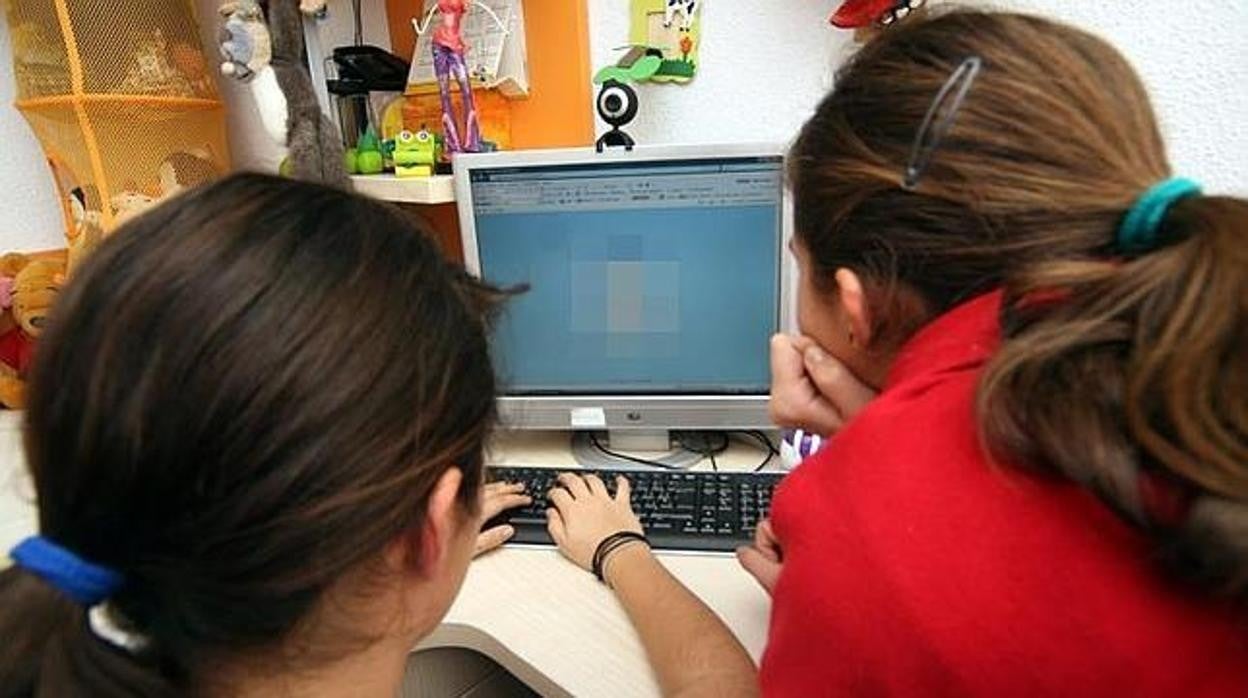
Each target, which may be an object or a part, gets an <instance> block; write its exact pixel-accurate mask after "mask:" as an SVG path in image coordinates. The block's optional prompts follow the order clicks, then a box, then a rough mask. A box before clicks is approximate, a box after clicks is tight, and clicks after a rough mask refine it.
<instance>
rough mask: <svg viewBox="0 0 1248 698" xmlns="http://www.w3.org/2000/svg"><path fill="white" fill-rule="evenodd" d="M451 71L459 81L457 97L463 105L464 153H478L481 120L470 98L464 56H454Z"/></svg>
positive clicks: (471, 97)
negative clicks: (465, 133) (465, 132)
mask: <svg viewBox="0 0 1248 698" xmlns="http://www.w3.org/2000/svg"><path fill="white" fill-rule="evenodd" d="M451 71H452V72H453V73H454V74H455V78H456V79H457V80H459V96H460V99H462V100H463V104H464V112H465V115H464V129H465V130H466V131H467V132H468V136H467V138H465V139H464V143H463V146H464V151H465V152H469V153H479V152H481V119H480V117H479V116H477V104H476V100H475V99H474V98H473V96H472V82H471V81H470V80H469V79H468V66H467V65H466V64H465V63H464V54H462V53H455V54H454V59H453V60H452V62H451Z"/></svg>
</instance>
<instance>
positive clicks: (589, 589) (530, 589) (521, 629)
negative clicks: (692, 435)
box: [421, 433, 777, 698]
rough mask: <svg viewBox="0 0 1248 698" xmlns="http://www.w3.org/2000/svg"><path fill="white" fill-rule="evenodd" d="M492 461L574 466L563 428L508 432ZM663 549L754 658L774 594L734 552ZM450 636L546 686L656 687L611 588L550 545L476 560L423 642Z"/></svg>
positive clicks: (753, 459)
mask: <svg viewBox="0 0 1248 698" xmlns="http://www.w3.org/2000/svg"><path fill="white" fill-rule="evenodd" d="M760 460H761V458H760V453H759V449H758V448H757V447H750V446H748V445H736V444H734V446H733V447H732V448H731V449H730V450H729V451H728V452H727V453H725V454H724V455H723V456H720V457H718V458H717V461H718V463H719V466H720V468H722V469H724V470H742V469H746V468H753V467H754V466H756V465H757V464H758V463H759V461H760ZM490 462H491V463H493V464H500V465H553V466H563V467H568V468H575V467H576V463H575V462H574V461H573V460H572V456H571V453H570V450H569V447H568V443H567V434H562V433H548V434H542V433H529V434H522V435H508V436H504V437H502V438H501V439H500V440H499V442H498V443H497V444H496V446H495V448H494V449H492V453H491V457H490ZM772 465H773V466H775V465H777V462H776V461H773V463H772ZM706 467H707V466H706V464H702V465H700V466H699V468H698V469H704V468H706ZM659 558H660V560H662V561H663V564H664V565H665V566H666V567H667V568H668V569H669V570H671V572H672V574H674V575H675V576H676V578H677V579H679V580H680V581H681V582H683V583H684V584H685V586H687V587H689V588H690V589H691V590H693V592H694V593H695V594H697V595H698V596H699V597H700V598H701V599H702V600H703V601H705V602H706V604H707V605H708V606H710V607H711V609H712V610H714V611H715V613H716V614H718V615H719V617H720V618H721V619H723V621H724V622H725V623H726V624H727V625H728V627H729V628H731V629H732V630H733V632H734V633H735V634H736V636H737V637H738V638H739V639H740V640H741V643H742V644H743V645H745V648H746V650H748V651H749V653H750V655H751V656H753V657H754V659H755V661H757V660H758V658H759V657H760V656H761V654H762V651H763V645H764V643H765V641H766V638H767V621H768V614H769V610H770V600H769V599H768V597H767V595H766V594H765V593H763V591H762V589H761V588H760V587H759V586H758V584H757V583H756V582H755V581H754V579H753V577H750V576H749V575H748V574H746V573H745V571H744V570H742V569H741V567H740V566H739V565H738V564H737V561H736V558H735V557H732V556H728V555H717V556H704V555H679V554H661V555H660V556H659ZM448 646H453V647H465V648H468V649H472V650H475V651H478V652H481V653H482V654H484V655H486V656H488V657H490V658H491V659H493V660H494V661H496V662H498V663H499V664H501V665H502V666H503V667H504V668H506V669H507V670H508V671H510V672H511V673H512V674H514V675H515V676H516V677H518V678H519V679H520V680H522V681H524V682H525V683H527V684H529V685H530V686H532V687H533V689H534V690H536V691H538V692H539V693H541V694H543V695H545V696H559V695H572V696H584V697H592V696H612V697H615V696H619V697H621V698H624V697H627V696H658V695H659V688H658V684H656V683H655V678H654V673H653V672H652V671H651V670H650V666H649V664H648V663H647V662H646V656H645V652H644V651H643V650H642V647H641V642H640V640H639V639H638V637H637V634H636V632H634V631H633V628H632V626H631V625H630V624H629V622H628V618H627V617H626V616H625V615H624V610H623V608H621V607H620V605H619V603H617V602H616V600H615V597H614V596H613V595H612V594H611V592H610V590H608V589H607V588H606V587H604V586H603V585H601V584H599V583H598V581H597V580H596V579H594V578H593V576H592V575H590V574H589V573H587V572H584V571H582V570H580V569H579V568H577V567H575V566H574V565H573V564H572V563H570V562H568V561H566V560H564V559H563V558H562V557H561V556H560V555H559V553H558V552H557V551H554V550H532V549H518V548H504V549H502V550H499V551H496V552H494V553H491V554H489V555H486V556H484V557H483V558H481V559H479V560H477V561H476V562H474V563H473V565H472V567H471V568H470V569H469V570H468V578H467V580H466V581H465V582H464V588H463V591H462V592H461V593H460V595H459V597H458V598H457V599H456V601H455V604H454V605H453V606H452V607H451V610H450V612H449V613H447V616H446V620H445V621H444V622H443V624H442V626H441V627H440V628H439V629H438V630H437V631H436V632H434V634H433V635H431V636H430V637H429V638H427V639H426V640H425V641H424V642H423V643H422V645H421V647H448Z"/></svg>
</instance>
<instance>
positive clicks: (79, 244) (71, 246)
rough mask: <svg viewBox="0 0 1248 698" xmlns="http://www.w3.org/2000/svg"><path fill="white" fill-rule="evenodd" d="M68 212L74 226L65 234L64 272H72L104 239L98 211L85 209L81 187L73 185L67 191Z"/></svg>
mask: <svg viewBox="0 0 1248 698" xmlns="http://www.w3.org/2000/svg"><path fill="white" fill-rule="evenodd" d="M69 212H70V216H71V217H72V218H73V221H74V227H73V229H72V230H71V231H69V233H67V234H66V236H65V243H66V247H67V248H68V252H69V255H68V260H67V262H66V270H67V271H66V273H71V274H72V273H73V271H74V270H75V269H77V268H78V265H80V264H82V262H83V260H84V259H86V258H87V255H88V254H89V253H90V252H91V250H94V249H95V248H96V247H97V246H98V245H99V244H100V241H102V240H103V239H104V228H103V226H102V225H101V224H100V212H99V211H88V210H87V195H86V192H84V191H83V190H82V188H81V187H74V190H73V191H71V192H70V193H69Z"/></svg>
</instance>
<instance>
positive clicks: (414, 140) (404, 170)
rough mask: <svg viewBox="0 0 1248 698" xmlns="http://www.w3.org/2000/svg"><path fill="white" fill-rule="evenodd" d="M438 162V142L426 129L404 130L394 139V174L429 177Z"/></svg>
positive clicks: (397, 175) (398, 175)
mask: <svg viewBox="0 0 1248 698" xmlns="http://www.w3.org/2000/svg"><path fill="white" fill-rule="evenodd" d="M435 162H437V144H436V143H435V142H434V138H433V134H431V133H429V131H427V130H425V129H423V128H422V129H421V130H419V131H417V132H416V133H412V132H411V131H402V132H401V133H399V135H398V136H396V137H395V139H394V175H395V176H396V177H429V176H430V175H432V174H433V164H434V163H435Z"/></svg>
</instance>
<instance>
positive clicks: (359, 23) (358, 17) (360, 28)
mask: <svg viewBox="0 0 1248 698" xmlns="http://www.w3.org/2000/svg"><path fill="white" fill-rule="evenodd" d="M351 9H352V12H354V13H355V45H356V46H363V45H364V17H363V15H362V14H361V12H360V0H351Z"/></svg>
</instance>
